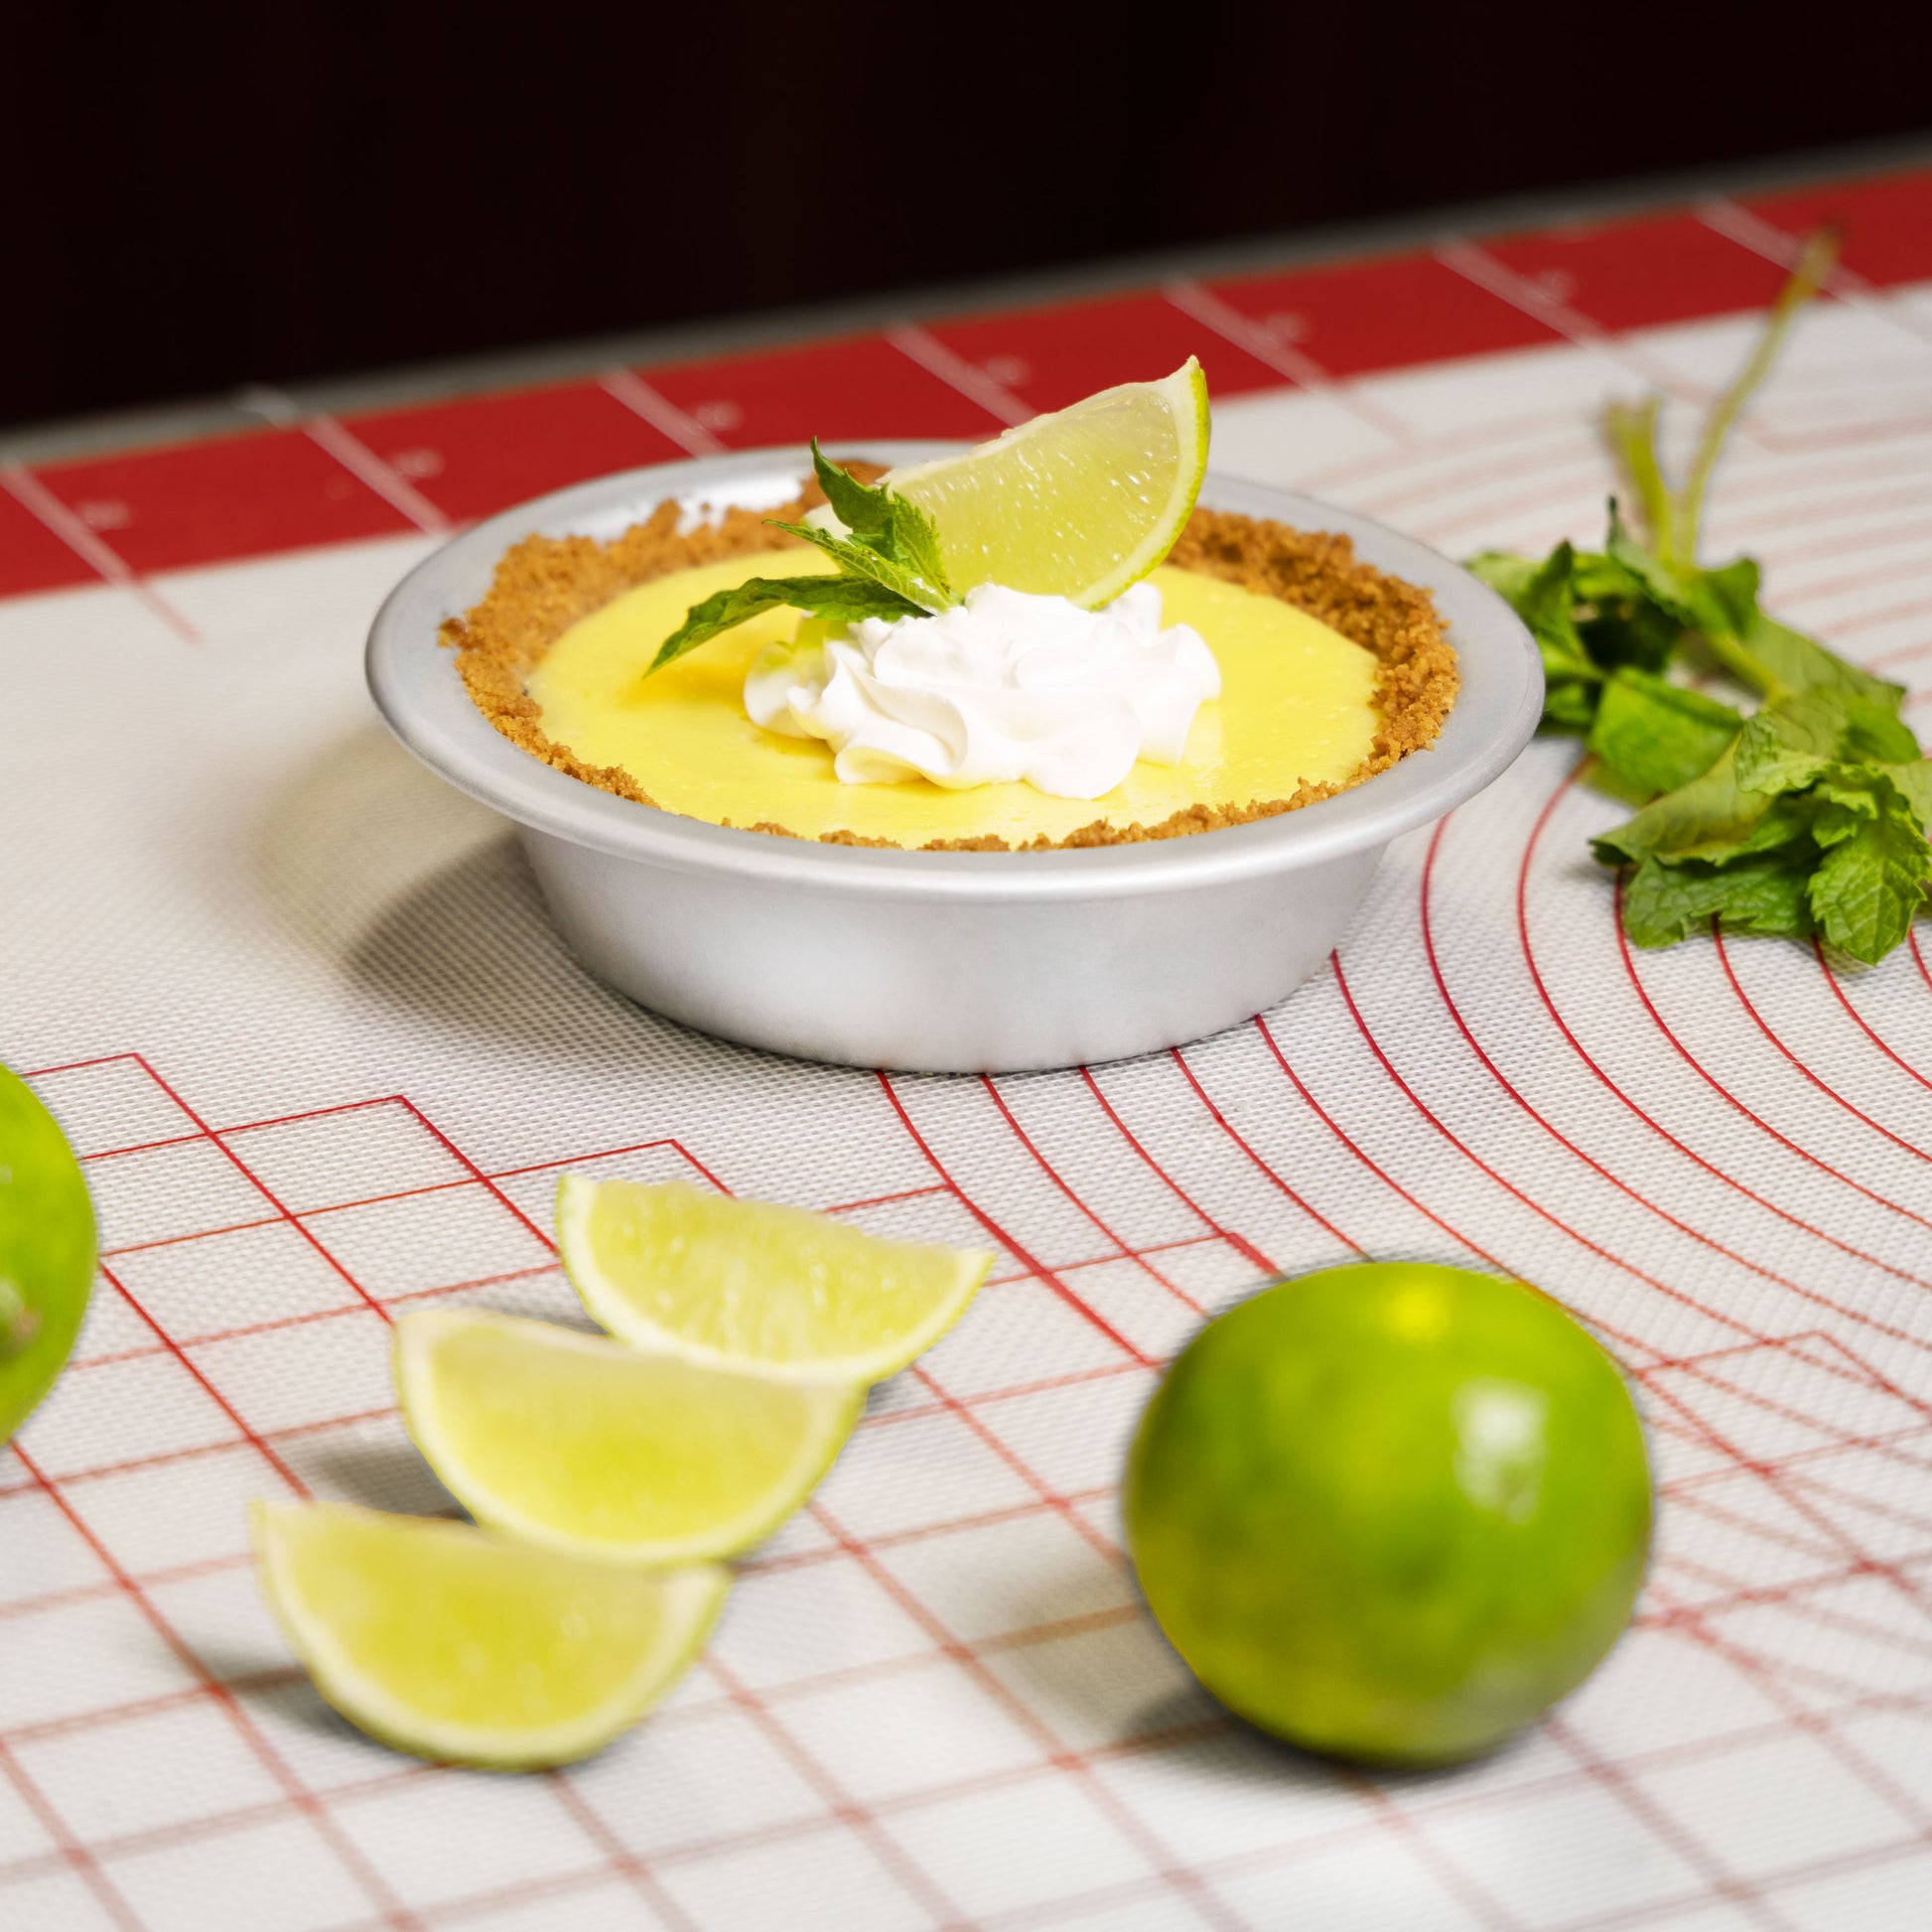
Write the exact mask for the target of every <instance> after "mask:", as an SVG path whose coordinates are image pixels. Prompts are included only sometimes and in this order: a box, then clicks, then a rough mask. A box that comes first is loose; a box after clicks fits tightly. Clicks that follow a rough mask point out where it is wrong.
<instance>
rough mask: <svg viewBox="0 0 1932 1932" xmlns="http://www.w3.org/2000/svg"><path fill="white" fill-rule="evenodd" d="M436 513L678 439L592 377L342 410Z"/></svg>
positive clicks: (477, 511) (570, 479)
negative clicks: (360, 411) (417, 403)
mask: <svg viewBox="0 0 1932 1932" xmlns="http://www.w3.org/2000/svg"><path fill="white" fill-rule="evenodd" d="M344 420H345V424H346V426H347V427H348V428H350V429H352V430H353V431H354V432H355V434H356V436H357V437H359V438H360V439H361V441H362V442H363V443H365V444H366V445H367V446H368V447H369V448H370V449H371V450H373V451H374V452H375V454H376V455H377V456H378V457H380V458H381V459H382V461H383V462H384V463H386V464H387V465H388V466H389V467H390V469H392V470H394V471H396V472H397V473H398V474H399V475H401V476H404V477H406V478H408V480H409V481H410V483H413V484H414V485H415V487H416V488H417V489H418V490H419V491H420V492H421V493H422V494H423V495H424V496H426V497H428V498H429V500H430V501H431V502H432V503H434V504H435V505H436V507H437V508H438V509H440V510H441V511H442V512H443V513H444V515H446V516H449V517H454V518H456V519H457V520H459V521H466V520H468V519H469V518H472V517H479V516H488V515H491V514H492V513H493V512H495V511H497V510H500V509H506V508H508V507H509V505H510V504H512V503H520V502H522V501H524V500H525V499H526V498H527V497H531V496H542V495H544V494H546V493H547V492H549V491H550V490H553V489H562V488H563V487H564V486H565V485H566V484H569V483H582V482H583V481H584V479H585V478H587V477H601V476H607V475H609V474H610V473H611V472H612V471H616V470H635V469H638V468H641V467H642V466H643V465H644V464H647V463H675V462H676V461H677V460H678V459H679V458H681V457H682V456H683V455H684V451H683V449H682V448H681V447H680V446H679V445H678V444H676V443H674V442H673V441H672V440H671V439H670V438H669V437H668V436H666V435H665V434H664V432H663V431H662V430H660V429H656V428H653V427H652V425H651V424H649V423H647V422H645V421H644V420H643V418H642V417H640V416H638V415H637V414H636V413H635V412H634V411H633V410H629V409H626V408H625V407H624V406H623V404H622V403H621V402H620V401H618V399H617V398H616V397H615V396H613V395H612V394H611V393H610V391H609V390H607V389H605V388H604V387H603V386H602V385H601V384H599V383H596V382H574V383H569V384H565V385H563V386H561V387H557V388H549V389H517V390H511V391H510V392H508V393H507V394H503V395H492V396H465V397H464V398H463V399H462V400H461V401H458V402H446V403H432V404H426V405H424V406H422V407H420V408H415V409H385V410H377V411H374V412H371V413H370V414H367V415H359V416H350V417H345V419H344Z"/></svg>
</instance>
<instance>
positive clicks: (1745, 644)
mask: <svg viewBox="0 0 1932 1932" xmlns="http://www.w3.org/2000/svg"><path fill="white" fill-rule="evenodd" d="M1735 635H1736V638H1737V641H1738V643H1739V644H1740V645H1741V646H1742V648H1743V650H1744V652H1746V653H1747V654H1748V657H1749V661H1750V664H1751V666H1753V667H1755V671H1754V674H1753V672H1752V671H1750V670H1746V671H1745V673H1744V674H1745V675H1747V676H1750V677H1751V680H1752V682H1753V683H1755V684H1756V687H1757V689H1758V690H1760V691H1773V690H1775V689H1777V688H1778V687H1780V686H1782V687H1783V688H1784V689H1786V690H1789V691H1836V692H1837V693H1839V694H1840V695H1841V696H1843V697H1847V698H1862V699H1863V700H1864V701H1865V703H1866V704H1867V705H1868V706H1870V707H1871V709H1872V712H1873V713H1875V714H1878V715H1882V716H1885V717H1889V718H1896V717H1897V716H1898V708H1899V706H1900V705H1901V704H1903V703H1904V701H1905V690H1904V687H1903V686H1902V685H1898V684H1889V683H1887V682H1886V681H1885V680H1884V679H1883V678H1878V677H1873V676H1872V675H1871V673H1870V672H1869V671H1863V670H1861V669H1860V668H1859V667H1858V665H1856V664H1848V663H1847V662H1846V661H1845V659H1844V658H1842V657H1840V656H1839V655H1838V653H1837V652H1836V651H1832V650H1827V649H1826V648H1825V646H1824V645H1823V644H1821V643H1819V642H1818V640H1817V639H1816V638H1814V637H1807V636H1806V635H1805V634H1804V632H1803V631H1801V630H1793V629H1792V628H1791V627H1790V626H1789V625H1788V624H1782V623H1779V622H1778V621H1776V620H1775V619H1773V618H1767V617H1766V616H1765V615H1764V614H1763V612H1761V611H1758V610H1755V609H1753V610H1752V612H1751V613H1750V614H1749V617H1748V620H1747V621H1746V622H1745V623H1744V625H1743V626H1742V628H1741V629H1739V630H1738V631H1737V632H1736V633H1735Z"/></svg>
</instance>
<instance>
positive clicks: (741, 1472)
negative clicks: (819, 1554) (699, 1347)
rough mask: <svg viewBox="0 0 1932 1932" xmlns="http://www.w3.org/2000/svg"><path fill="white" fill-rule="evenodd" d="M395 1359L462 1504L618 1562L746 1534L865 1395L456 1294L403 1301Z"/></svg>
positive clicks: (426, 1443) (412, 1412) (707, 1549)
mask: <svg viewBox="0 0 1932 1932" xmlns="http://www.w3.org/2000/svg"><path fill="white" fill-rule="evenodd" d="M395 1365H396V1387H397V1389H398V1390H399V1391H400V1393H401V1396H402V1408H403V1416H404V1419H405V1420H406V1421H407V1423H408V1425H409V1433H410V1435H411V1436H412V1437H414V1438H415V1442H416V1447H417V1448H418V1449H421V1450H422V1452H423V1454H424V1455H425V1456H426V1457H427V1458H428V1460H429V1463H430V1466H431V1467H432V1468H433V1469H434V1470H435V1471H436V1473H437V1474H438V1475H439V1476H440V1477H441V1478H442V1479H443V1481H444V1483H445V1485H446V1486H447V1487H448V1488H449V1489H450V1490H451V1491H452V1492H453V1493H454V1494H455V1496H456V1498H457V1500H458V1501H459V1502H461V1503H462V1504H463V1506H464V1507H465V1508H466V1509H468V1510H469V1511H470V1513H471V1514H472V1515H473V1516H475V1517H476V1518H477V1519H478V1521H479V1522H483V1523H487V1524H488V1525H490V1527H491V1528H493V1529H498V1530H503V1531H506V1532H508V1533H510V1534H512V1535H515V1536H521V1537H525V1538H527V1539H529V1541H531V1542H532V1543H542V1544H547V1545H549V1546H550V1547H552V1548H553V1549H561V1550H570V1551H574V1552H576V1553H577V1554H579V1555H582V1556H588V1557H603V1558H606V1559H609V1560H612V1561H616V1562H620V1563H630V1564H668V1563H680V1562H688V1561H691V1560H693V1559H697V1558H703V1557H726V1556H732V1555H735V1554H736V1553H737V1552H738V1551H740V1550H745V1549H749V1548H750V1547H751V1546H752V1545H753V1544H755V1543H758V1542H760V1541H762V1539H763V1538H765V1537H766V1536H768V1535H770V1534H771V1532H772V1531H773V1530H775V1529H776V1528H777V1527H778V1525H779V1524H780V1523H782V1522H783V1521H784V1519H785V1518H786V1517H787V1516H789V1515H790V1514H791V1512H792V1511H793V1510H794V1509H796V1508H797V1507H798V1506H799V1504H800V1503H802V1502H803V1501H804V1500H805V1498H806V1496H808V1495H809V1494H810V1493H811V1491H812V1489H813V1488H814V1487H815V1486H816V1484H817V1482H818V1480H819V1478H820V1477H821V1476H823V1475H824V1473H825V1471H826V1470H827V1469H828V1468H829V1467H830V1466H831V1463H832V1458H833V1457H834V1456H836V1455H837V1454H838V1452H839V1450H840V1449H841V1448H842V1447H843V1446H844V1444H845V1440H846V1438H847V1437H848V1436H849V1435H850V1434H851V1433H852V1426H853V1424H854V1423H855V1422H856V1421H857V1420H858V1418H859V1413H860V1410H861V1409H862V1408H863V1407H864V1403H865V1385H864V1384H863V1383H859V1382H803V1381H787V1382H780V1381H774V1380H772V1379H771V1378H770V1377H768V1376H757V1375H746V1374H742V1373H737V1372H734V1371H732V1370H729V1369H719V1368H710V1367H706V1366H704V1365H702V1364H700V1363H697V1362H692V1361H687V1360H685V1359H684V1358H683V1357H682V1356H678V1355H667V1354H642V1353H640V1352H638V1351H637V1350H636V1349H633V1348H626V1347H625V1346H624V1345H623V1344H622V1343H621V1342H616V1341H607V1340H605V1339H604V1338H603V1337H602V1336H597V1335H583V1334H577V1333H575V1332H573V1331H572V1330H571V1329H568V1328H559V1327H557V1326H555V1325H553V1324H552V1323H550V1322H546V1321H523V1320H519V1319H517V1318H516V1317H515V1316H513V1315H505V1314H486V1313H483V1312H481V1311H472V1310H433V1311H432V1310H424V1311H419V1312H417V1313H414V1314H407V1315H404V1316H403V1317H402V1319H401V1320H400V1321H398V1322H397V1323H396V1331H395Z"/></svg>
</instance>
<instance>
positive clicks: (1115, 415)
mask: <svg viewBox="0 0 1932 1932" xmlns="http://www.w3.org/2000/svg"><path fill="white" fill-rule="evenodd" d="M1206 468H1207V382H1206V378H1205V377H1203V376H1202V374H1201V369H1200V364H1199V363H1198V362H1197V361H1195V360H1194V358H1193V357H1192V356H1191V355H1190V356H1188V358H1187V359H1186V361H1185V362H1183V363H1182V364H1181V365H1180V367H1179V368H1177V369H1176V370H1174V372H1173V375H1171V376H1169V377H1168V378H1167V379H1166V380H1165V381H1163V382H1123V383H1122V384H1121V385H1120V386H1119V387H1118V388H1115V389H1102V390H1101V391H1100V393H1099V394H1098V395H1093V396H1088V397H1087V398H1086V400H1085V401H1084V402H1076V403H1073V404H1072V405H1071V406H1070V407H1068V408H1065V409H1058V410H1055V411H1054V412H1053V413H1052V414H1051V415H1049V416H1035V418H1034V419H1033V421H1032V422H1030V423H1022V424H1021V425H1020V427H1019V428H1018V429H1010V430H1008V431H1007V433H1006V434H1005V435H1004V436H1002V437H1000V438H998V439H997V440H996V441H994V442H991V443H982V444H981V445H980V446H979V447H978V448H977V449H974V450H968V451H967V452H966V453H965V454H964V455H963V456H948V457H940V458H939V459H938V460H937V461H936V462H933V463H921V464H917V465H914V466H913V467H912V468H910V469H906V470H895V471H893V472H892V473H891V474H890V475H889V476H888V477H887V478H886V479H885V481H886V483H889V484H890V485H891V486H892V487H893V488H894V489H896V490H897V491H898V492H899V494H900V495H902V496H905V497H908V498H909V499H910V500H911V501H912V502H914V503H916V504H917V505H918V506H919V508H921V509H922V510H924V511H925V513H926V514H927V515H928V516H930V517H931V518H932V521H933V525H934V527H935V528H936V529H937V531H938V533H939V549H940V553H941V555H942V556H943V557H944V560H945V565H946V574H947V576H948V577H950V578H951V580H952V587H953V589H954V590H955V591H958V592H960V593H962V594H963V593H965V592H966V591H969V590H971V589H972V588H973V587H974V585H976V584H1004V585H1006V586H1007V587H1008V588H1009V589H1010V590H1016V591H1032V592H1034V593H1035V595H1037V596H1052V597H1064V598H1067V599H1069V600H1070V601H1071V602H1073V603H1075V604H1077V605H1079V606H1080V607H1081V608H1082V609H1084V610H1088V611H1092V610H1097V609H1098V608H1099V607H1100V606H1101V605H1103V604H1109V603H1111V602H1112V601H1113V600H1114V599H1115V598H1117V597H1118V596H1119V595H1120V594H1121V592H1122V591H1124V590H1126V589H1127V587H1128V586H1129V585H1130V584H1136V583H1139V582H1140V580H1141V579H1142V578H1143V577H1145V576H1146V575H1147V574H1148V572H1149V571H1151V570H1152V569H1153V568H1154V567H1155V565H1156V564H1158V563H1159V562H1160V561H1161V559H1162V558H1163V557H1165V556H1166V555H1167V554H1168V552H1169V551H1170V550H1172V549H1173V546H1174V540H1175V539H1176V538H1177V537H1178V536H1179V535H1180V532H1181V528H1182V526H1183V525H1184V524H1185V523H1186V521H1187V517H1188V514H1189V512H1190V511H1191V510H1192V509H1193V507H1194V498H1195V496H1196V495H1197V494H1198V493H1199V491H1200V480H1201V474H1202V472H1203V471H1204V470H1205V469H1206Z"/></svg>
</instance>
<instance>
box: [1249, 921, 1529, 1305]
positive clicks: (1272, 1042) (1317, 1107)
mask: <svg viewBox="0 0 1932 1932" xmlns="http://www.w3.org/2000/svg"><path fill="white" fill-rule="evenodd" d="M1329 963H1330V964H1331V965H1334V966H1336V967H1337V968H1338V967H1339V965H1340V961H1339V960H1337V959H1335V958H1334V956H1333V955H1332V954H1331V955H1330V956H1329ZM1255 1026H1256V1028H1257V1029H1258V1030H1259V1032H1260V1034H1261V1036H1262V1038H1263V1039H1264V1040H1266V1041H1267V1042H1268V1050H1269V1051H1270V1052H1271V1053H1273V1054H1274V1056H1275V1061H1276V1064H1277V1065H1278V1066H1280V1068H1281V1070H1282V1071H1283V1072H1284V1073H1286V1074H1287V1075H1288V1077H1289V1079H1290V1081H1291V1082H1293V1084H1294V1087H1295V1091H1296V1092H1297V1093H1299V1094H1300V1095H1301V1096H1302V1098H1303V1099H1304V1100H1305V1101H1307V1102H1308V1104H1309V1106H1310V1108H1311V1110H1312V1111H1313V1113H1314V1116H1315V1118H1316V1119H1317V1120H1319V1121H1320V1123H1321V1124H1322V1126H1323V1127H1325V1128H1326V1129H1327V1130H1328V1132H1329V1133H1330V1134H1332V1135H1333V1136H1334V1137H1335V1139H1336V1140H1338V1141H1339V1142H1340V1143H1341V1144H1342V1146H1343V1147H1345V1148H1346V1149H1347V1150H1348V1152H1349V1153H1350V1154H1352V1155H1353V1156H1354V1157H1355V1159H1356V1160H1357V1161H1359V1162H1360V1163H1361V1164H1362V1166H1363V1167H1365V1168H1366V1169H1367V1170H1368V1171H1369V1173H1372V1174H1374V1175H1375V1176H1376V1178H1377V1179H1378V1180H1380V1181H1382V1182H1383V1183H1384V1184H1385V1185H1386V1186H1387V1187H1388V1188H1389V1189H1390V1190H1391V1191H1392V1192H1394V1193H1397V1194H1400V1195H1401V1196H1402V1198H1403V1199H1404V1200H1406V1201H1407V1202H1408V1203H1409V1205H1410V1206H1411V1207H1413V1208H1414V1209H1415V1210H1416V1212H1417V1213H1418V1214H1420V1215H1421V1216H1422V1217H1423V1218H1424V1220H1426V1221H1433V1222H1434V1223H1435V1224H1436V1226H1437V1227H1439V1228H1441V1229H1442V1230H1443V1232H1444V1233H1445V1234H1447V1235H1448V1236H1449V1239H1450V1240H1451V1241H1453V1242H1454V1243H1455V1244H1456V1245H1457V1246H1458V1247H1461V1248H1466V1249H1467V1250H1468V1251H1469V1253H1470V1254H1472V1255H1475V1256H1476V1257H1477V1258H1478V1259H1479V1260H1482V1261H1486V1262H1487V1263H1488V1264H1489V1265H1490V1267H1491V1268H1493V1269H1495V1270H1496V1272H1497V1273H1498V1274H1502V1275H1507V1276H1508V1277H1509V1278H1510V1280H1511V1281H1520V1280H1521V1279H1522V1278H1521V1277H1520V1276H1519V1275H1518V1274H1517V1273H1516V1271H1515V1269H1513V1268H1512V1267H1510V1265H1509V1264H1508V1263H1507V1262H1505V1261H1499V1260H1497V1258H1496V1257H1495V1256H1494V1255H1492V1254H1491V1253H1490V1252H1489V1250H1488V1249H1487V1248H1484V1247H1481V1246H1479V1245H1478V1244H1477V1243H1476V1242H1474V1241H1471V1240H1470V1239H1469V1237H1468V1236H1467V1235H1466V1234H1464V1233H1463V1232H1462V1231H1461V1230H1460V1229H1459V1228H1457V1227H1455V1226H1454V1225H1453V1224H1452V1223H1450V1222H1449V1221H1446V1220H1444V1218H1443V1217H1442V1216H1441V1215H1440V1214H1438V1213H1437V1212H1436V1211H1435V1209H1434V1208H1430V1207H1425V1206H1424V1205H1423V1204H1422V1202H1421V1201H1419V1200H1418V1199H1417V1198H1416V1197H1415V1195H1414V1194H1412V1193H1411V1192H1410V1191H1409V1190H1408V1188H1406V1187H1405V1186H1403V1184H1402V1183H1401V1181H1399V1180H1397V1179H1396V1178H1395V1176H1394V1175H1393V1174H1391V1173H1389V1172H1388V1170H1387V1169H1386V1168H1384V1167H1383V1166H1382V1165H1381V1164H1380V1163H1379V1162H1377V1161H1375V1160H1374V1159H1373V1158H1371V1157H1370V1156H1369V1155H1368V1154H1366V1153H1364V1152H1363V1150H1362V1149H1361V1148H1359V1147H1358V1146H1357V1145H1356V1144H1355V1142H1354V1141H1352V1140H1351V1139H1350V1138H1349V1137H1348V1135H1347V1134H1346V1133H1344V1132H1343V1131H1342V1128H1341V1125H1340V1123H1339V1122H1337V1121H1335V1120H1333V1119H1331V1118H1330V1117H1329V1115H1328V1112H1327V1110H1326V1109H1325V1108H1324V1107H1323V1106H1322V1104H1321V1103H1320V1101H1318V1100H1317V1099H1316V1098H1315V1097H1314V1095H1313V1094H1311V1092H1310V1091H1309V1090H1308V1088H1307V1087H1305V1086H1304V1085H1303V1084H1302V1076H1301V1075H1300V1074H1299V1073H1297V1072H1296V1070H1295V1069H1294V1068H1293V1067H1292V1066H1290V1065H1289V1063H1288V1056H1287V1055H1286V1054H1285V1053H1284V1052H1283V1051H1282V1049H1281V1042H1280V1041H1279V1040H1277V1039H1276V1037H1275V1035H1273V1034H1272V1033H1271V1032H1270V1031H1269V1028H1268V1021H1267V1018H1266V1016H1265V1015H1262V1014H1259V1013H1258V1014H1256V1015H1255ZM1348 1245H1349V1246H1350V1247H1351V1248H1354V1249H1355V1252H1356V1253H1357V1254H1358V1255H1361V1256H1362V1257H1363V1258H1364V1259H1366V1258H1367V1254H1368V1250H1367V1249H1365V1248H1361V1247H1357V1246H1356V1244H1355V1243H1354V1242H1352V1241H1351V1242H1350V1243H1349V1244H1348Z"/></svg>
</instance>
